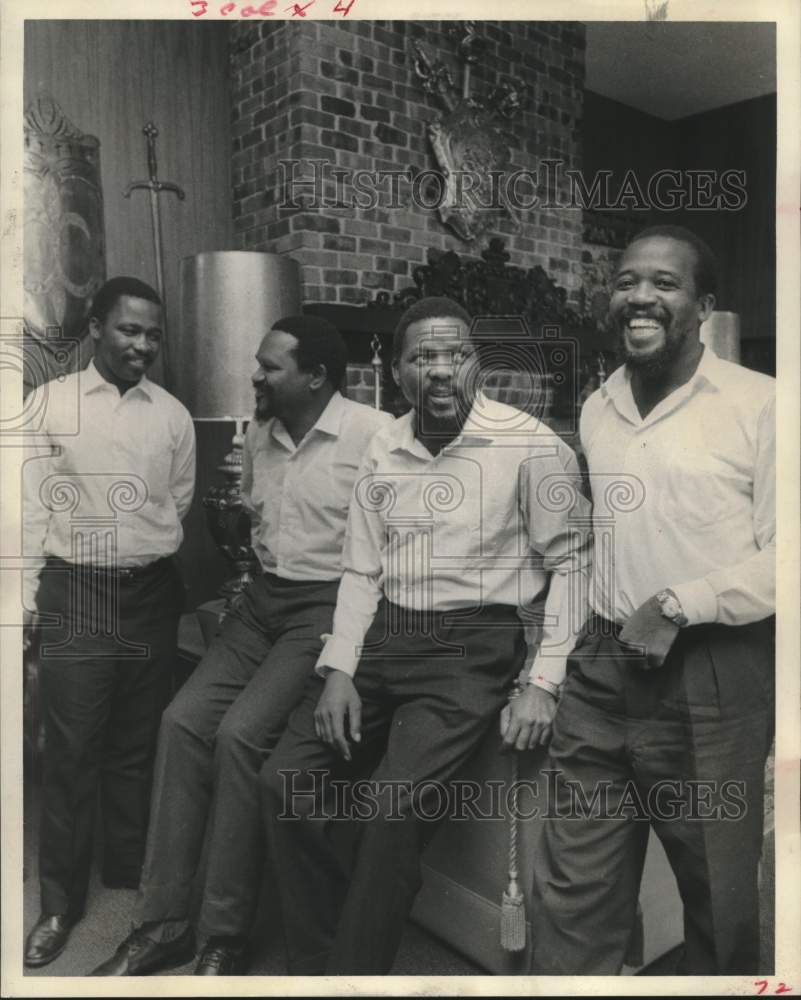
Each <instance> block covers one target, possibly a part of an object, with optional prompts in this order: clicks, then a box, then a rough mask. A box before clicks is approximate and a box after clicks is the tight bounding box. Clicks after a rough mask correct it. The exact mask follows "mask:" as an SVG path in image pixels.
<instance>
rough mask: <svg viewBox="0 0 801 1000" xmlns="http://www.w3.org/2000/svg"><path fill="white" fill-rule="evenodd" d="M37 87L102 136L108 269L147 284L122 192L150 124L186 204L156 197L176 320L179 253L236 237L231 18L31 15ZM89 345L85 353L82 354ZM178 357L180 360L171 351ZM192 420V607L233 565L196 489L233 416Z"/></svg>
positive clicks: (138, 217)
mask: <svg viewBox="0 0 801 1000" xmlns="http://www.w3.org/2000/svg"><path fill="white" fill-rule="evenodd" d="M40 93H47V94H49V95H50V96H52V97H53V98H55V100H56V101H58V103H59V104H60V105H61V108H62V110H63V111H64V113H65V114H66V115H67V117H68V118H70V119H71V120H72V122H73V123H74V124H75V125H76V126H77V127H78V128H80V129H81V130H82V131H84V132H87V133H90V134H92V135H95V136H97V138H98V139H99V140H100V163H101V181H102V188H103V197H104V209H105V232H106V253H107V274H108V276H109V277H111V276H113V275H116V274H132V275H136V276H137V277H140V278H142V279H144V280H145V281H148V282H150V283H151V284H153V285H154V286H155V284H156V272H155V261H154V253H153V236H152V229H151V221H150V205H149V194H148V192H146V191H137V192H134V193H133V194H132V196H131V197H130V198H129V199H128V198H124V197H123V190H124V188H125V187H126V185H127V184H128V183H129V182H130V181H132V180H140V179H143V180H146V179H147V159H146V146H145V138H144V136H143V135H142V126H143V125H144V124H145V122H147V121H150V120H153V121H154V122H155V123H156V125H157V127H158V129H159V136H158V139H157V155H158V169H159V176H160V177H161V179H162V180H169V181H173V182H175V183H177V184H180V186H181V187H182V188H183V189H184V191H185V192H186V199H185V201H182V202H179V201H178V200H177V198H175V197H174V196H173V195H169V194H162V195H161V196H160V199H161V211H162V227H163V245H164V264H165V279H166V281H165V288H166V301H167V307H168V313H169V315H171V316H172V317H173V322H174V320H175V317H176V315H177V302H178V266H179V261H180V259H181V257H183V256H185V255H188V254H193V253H198V252H200V251H203V250H225V249H232V248H233V247H234V244H233V241H232V225H231V194H230V190H231V185H230V172H231V145H230V129H231V124H230V96H229V83H228V25H227V24H219V23H218V24H215V23H191V22H180V21H151V22H148V21H27V22H26V26H25V103H26V104H27V103H28V102H29V101H31V100H33V99H35V98H36V97H37V96H38V95H39V94H40ZM173 330H174V326H173ZM87 348H88V344H87ZM90 353H91V351H90V350H86V351H84V360H85V359H86V358H87V357H88V355H89V354H90ZM173 359H174V362H173V363H175V362H178V363H180V362H179V358H177V357H176V352H175V351H174V352H173ZM159 368H160V365H157V366H155V371H154V373H153V374H154V377H155V378H156V379H157V380H160V370H159ZM248 374H249V373H247V372H245V373H243V377H245V378H247V376H248ZM196 429H197V434H198V490H197V494H196V498H195V502H194V504H193V506H192V509H191V511H190V512H189V515H188V516H187V518H186V520H185V522H184V531H185V536H186V541H185V542H184V546H183V548H182V550H181V560H182V563H183V573H184V579H185V580H186V581H187V583H188V584H189V593H188V606H190V607H194V606H195V605H196V604H197V603H198V601H200V600H204V599H206V598H208V597H210V596H212V595H213V594H214V592H215V590H216V587H217V586H218V585H219V584H220V583H221V582H222V581H223V580H224V579H225V577H226V575H228V574H227V567H226V565H225V563H224V561H223V558H222V556H221V555H219V554H218V552H217V550H216V548H215V547H214V544H213V542H212V541H211V538H210V536H209V534H208V531H207V530H206V526H205V517H204V514H205V512H204V510H203V508H202V506H201V504H200V497H201V496H202V494H203V492H204V491H205V489H206V488H207V487H208V485H209V484H210V483H211V482H212V481H214V478H215V476H216V472H215V467H216V465H217V464H218V463H219V462H220V460H221V459H222V456H223V455H224V454H225V453H226V451H227V447H226V446H228V445H230V440H231V435H232V433H233V426H232V425H231V426H226V425H209V424H198V425H196Z"/></svg>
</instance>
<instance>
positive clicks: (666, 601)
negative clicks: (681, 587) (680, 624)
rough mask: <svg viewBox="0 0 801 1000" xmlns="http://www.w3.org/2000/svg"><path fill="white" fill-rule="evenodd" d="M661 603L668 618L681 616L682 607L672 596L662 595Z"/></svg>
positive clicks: (660, 597)
mask: <svg viewBox="0 0 801 1000" xmlns="http://www.w3.org/2000/svg"><path fill="white" fill-rule="evenodd" d="M659 603H660V605H661V606H662V614H663V615H664V616H665V617H666V618H675V617H676V616H677V615H680V614H681V606H680V605H679V602H678V601H677V600H676V598H675V597H674V596H673V595H672V594H660V596H659Z"/></svg>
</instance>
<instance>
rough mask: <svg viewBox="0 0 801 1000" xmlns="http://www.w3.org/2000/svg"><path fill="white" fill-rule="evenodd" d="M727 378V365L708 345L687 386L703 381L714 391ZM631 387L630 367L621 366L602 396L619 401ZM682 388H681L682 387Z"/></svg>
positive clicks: (616, 370)
mask: <svg viewBox="0 0 801 1000" xmlns="http://www.w3.org/2000/svg"><path fill="white" fill-rule="evenodd" d="M725 377H726V365H725V362H722V361H721V360H720V358H719V357H718V356H717V354H715V353H714V351H713V350H712V348H711V347H709V345H708V344H705V345H704V353H703V354H702V355H701V360H700V361H699V362H698V367H697V368H696V369H695V371H694V372H693V375H692V378H691V379H690V380H689V382H688V383H686V384H687V385H690V386H692V385H694V384H695V383H696V382H699V381H701V380H703V381H705V382H708V383H709V385H710V386H712V387H713V388H714V389H719V388H720V387H721V386H722V384H723V381H724V379H725ZM630 385H631V371H630V370H629V366H628V365H625V364H623V365H620V367H619V368H616V369H615V370H614V371H613V372H612V374H611V375H610V376H609V378H608V379H607V380H606V382H604V384H603V385H602V386H601V395H602V396H603V397H604V399H610V400H611V399H617V397H618V396H619V395H620V394H621V392H624V391H625V390H626V389H628V388H629V387H630ZM680 388H681V387H680Z"/></svg>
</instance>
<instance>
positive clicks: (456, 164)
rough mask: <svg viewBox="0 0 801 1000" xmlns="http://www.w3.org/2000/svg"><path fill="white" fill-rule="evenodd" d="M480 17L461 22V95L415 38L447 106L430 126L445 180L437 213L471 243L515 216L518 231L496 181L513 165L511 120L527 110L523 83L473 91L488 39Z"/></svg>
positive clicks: (418, 61) (428, 82) (424, 73)
mask: <svg viewBox="0 0 801 1000" xmlns="http://www.w3.org/2000/svg"><path fill="white" fill-rule="evenodd" d="M475 24H476V22H475V21H466V22H463V24H462V28H461V31H462V37H461V40H460V43H459V51H460V56H461V60H462V63H463V71H462V88H461V96H460V95H459V90H458V88H457V87H456V85H455V83H454V80H453V76H452V74H451V72H450V70H449V69H448V67H447V66H446V65H445V64H444V63H443V62H441V61H436V62H434V61H433V60H432V58H431V57H430V55H429V54H428V52H427V50H426V48H425V46H423V45H422V43H421V42H420V41H418V40H417V39H415V41H414V42H413V43H412V59H413V63H414V70H415V73H416V74H417V76H418V77H419V78H420V79H421V80H422V81H423V87H424V88H425V90H426V92H427V93H429V94H431V95H432V96H433V97H435V98H436V99H437V101H438V102H439V103H440V104H441V106H442V107H443V109H444V114H442V115H441V116H440V118H439V120H438V121H435V122H432V123H431V124H430V125H429V126H428V137H429V140H430V142H431V147H432V149H433V152H434V156H435V157H436V160H437V164H438V166H439V169H440V171H441V173H442V176H443V178H444V192H443V197H442V198H441V199H440V203H439V207H438V212H439V217H440V219H441V220H442V222H443V223H444V224H445V225H446V226H448V227H449V228H450V229H452V230H453V232H454V233H456V235H457V236H458V237H459V238H460V239H462V240H465V241H466V242H469V241H472V240H475V239H476V238H477V237H479V236H481V235H482V234H483V233H485V232H486V231H487V230H488V229H490V228H492V227H494V226H496V225H497V222H498V220H499V219H500V218H506V219H509V220H511V222H512V223H513V225H514V227H515V229H516V231H519V229H520V222H519V220H518V218H517V215H516V213H515V210H514V208H513V207H512V205H511V204H510V203H509V200H508V198H507V197H506V194H505V191H504V189H503V186H502V185H498V184H497V183H495V182H493V177H492V174H493V172H495V173H496V177H497V176H498V174H500V172H502V171H504V170H505V169H506V167H507V166H508V164H509V160H510V153H509V146H510V144H511V143H513V142H514V135H513V134H512V133H511V132H510V131H509V130H508V122H509V121H511V119H512V118H514V117H515V116H516V115H517V114H519V112H520V111H521V110H522V107H523V104H524V94H525V87H524V85H523V84H522V83H521V82H519V81H517V80H513V79H511V78H508V79H505V80H503V81H502V82H501V83H500V84H499V85H498V86H497V87H495V88H494V89H493V90H492V91H491V92H490V93H489V94H487V95H486V96H485V97H483V98H481V99H479V98H477V97H471V95H470V67H471V65H472V64H473V63H475V62H476V61H477V60H478V58H479V55H480V52H481V50H482V49H483V47H484V45H485V43H484V40H483V39H482V38H481V37H480V36H478V35H477V34H476V32H475Z"/></svg>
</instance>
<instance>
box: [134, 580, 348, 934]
mask: <svg viewBox="0 0 801 1000" xmlns="http://www.w3.org/2000/svg"><path fill="white" fill-rule="evenodd" d="M337 588H338V583H337V582H336V581H334V582H297V581H292V580H283V579H280V578H278V577H276V576H272V575H270V574H265V575H263V576H261V577H258V578H257V579H256V580H255V581H254V582H253V583H252V584H251V585H250V587H249V588H248V589H247V590H246V591H245V593H244V594H243V595H242V597H241V599H240V602H239V603H238V604H237V605H236V607H235V608H234V609H233V610H232V611H231V612H230V613H229V614H228V616H227V617H226V619H225V622H224V624H223V628H222V631H221V633H220V635H219V636H217V638H216V639H215V640H214V642H213V643H212V644H211V646H210V647H209V649H208V652H207V653H206V655H205V656H204V657H203V659H202V661H201V662H200V663H199V664H198V666H197V667H196V668H195V671H194V672H193V674H192V675H191V677H190V678H189V679H188V680H187V682H186V683H185V684H184V686H183V687H182V688H181V690H180V691H179V692H178V694H177V695H176V697H175V698H174V699H173V701H172V702H171V704H170V705H169V707H168V708H167V710H166V711H165V713H164V717H163V720H162V724H161V730H160V732H159V741H158V750H157V754H156V765H155V779H154V783H153V797H152V803H151V819H150V828H149V830H148V839H147V853H146V857H145V866H144V871H143V873H142V882H141V886H140V892H139V898H138V901H137V907H136V915H135V922H136V923H137V924H141V923H151V922H160V921H166V920H186V919H187V918H188V916H189V911H190V904H191V897H192V889H193V885H194V882H195V876H196V874H197V870H198V866H199V863H200V857H201V851H202V848H203V841H204V835H205V834H206V832H207V830H208V863H207V870H206V879H205V885H204V890H203V903H202V909H201V913H200V925H201V928H202V929H203V931H204V932H205V933H206V934H208V935H224V936H229V935H240V934H245V933H246V932H247V931H248V930H249V928H250V924H251V922H252V920H253V917H254V913H255V908H256V904H257V901H258V892H259V884H260V876H261V870H262V864H263V833H262V829H261V822H260V816H259V800H258V780H257V779H258V774H259V770H260V769H261V766H262V764H263V763H264V761H265V759H266V758H267V756H268V755H269V753H270V751H271V750H272V749H273V747H274V746H275V744H276V743H277V742H278V738H279V736H280V735H281V733H282V731H283V728H284V725H285V723H286V719H287V716H288V715H289V713H290V711H291V710H292V708H294V706H295V705H296V704H297V702H298V700H299V698H300V696H301V693H302V691H303V686H304V684H305V682H306V679H307V678H308V676H309V675H310V674H311V672H312V670H313V667H314V664H315V661H316V659H317V656H318V655H319V653H320V649H321V647H322V641H321V638H320V637H321V635H322V634H323V633H324V632H329V631H330V630H331V620H332V616H333V610H334V606H335V604H336V595H337Z"/></svg>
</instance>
